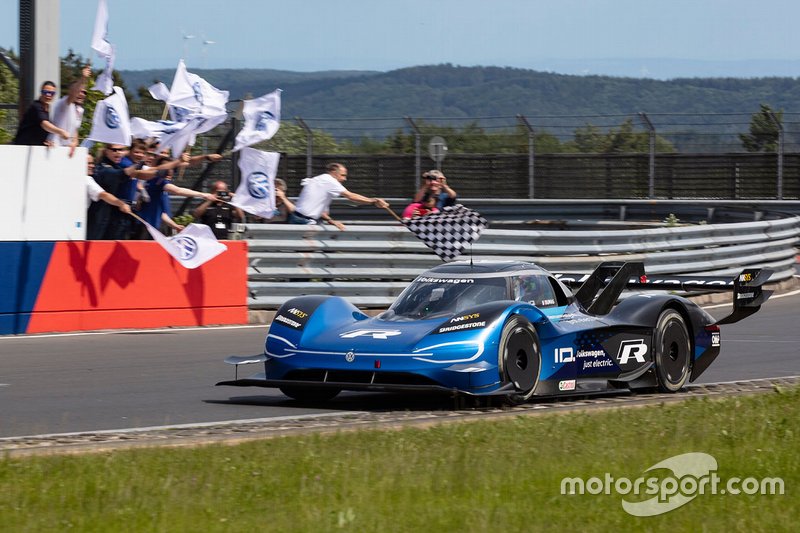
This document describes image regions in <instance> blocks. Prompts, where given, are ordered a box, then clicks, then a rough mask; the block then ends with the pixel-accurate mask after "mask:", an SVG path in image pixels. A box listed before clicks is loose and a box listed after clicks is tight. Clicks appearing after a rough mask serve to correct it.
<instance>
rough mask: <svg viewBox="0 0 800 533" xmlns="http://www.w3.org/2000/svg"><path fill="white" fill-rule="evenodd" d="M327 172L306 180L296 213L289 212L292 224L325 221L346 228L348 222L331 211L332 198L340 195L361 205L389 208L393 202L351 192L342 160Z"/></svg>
mask: <svg viewBox="0 0 800 533" xmlns="http://www.w3.org/2000/svg"><path fill="white" fill-rule="evenodd" d="M325 170H326V171H327V173H325V174H320V175H319V176H314V177H313V178H307V179H305V180H303V190H302V191H300V196H299V197H298V198H297V204H296V205H295V210H294V212H292V213H290V214H289V222H290V223H291V224H317V223H319V221H320V220H325V221H326V222H328V223H329V224H333V225H334V226H336V227H337V228H339V229H340V230H342V231H344V229H345V227H344V224H342V223H341V222H337V221H335V220H333V219H332V218H331V217H330V215H329V214H328V209H329V208H330V205H331V201H332V200H333V199H334V198H336V197H337V196H344V197H345V198H347V199H348V200H351V201H353V202H358V203H361V204H368V205H374V206H376V207H380V208H385V207H389V204H388V203H386V201H385V200H384V199H383V198H368V197H366V196H362V195H360V194H358V193H355V192H350V191H348V190H347V189H346V188H345V186H344V185H342V183H343V182H345V181H347V168H346V167H345V166H344V165H343V164H341V163H329V164H328V166H326V167H325Z"/></svg>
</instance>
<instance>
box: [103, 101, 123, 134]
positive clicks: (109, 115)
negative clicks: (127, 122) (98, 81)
mask: <svg viewBox="0 0 800 533" xmlns="http://www.w3.org/2000/svg"><path fill="white" fill-rule="evenodd" d="M105 119H106V126H108V127H109V128H111V129H112V130H115V129H117V128H119V124H120V119H119V114H118V113H117V110H116V109H114V108H113V107H111V106H110V105H109V106H106V116H105Z"/></svg>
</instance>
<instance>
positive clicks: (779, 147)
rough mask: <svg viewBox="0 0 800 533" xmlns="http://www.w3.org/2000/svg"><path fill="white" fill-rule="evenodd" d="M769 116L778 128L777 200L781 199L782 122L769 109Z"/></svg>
mask: <svg viewBox="0 0 800 533" xmlns="http://www.w3.org/2000/svg"><path fill="white" fill-rule="evenodd" d="M769 118H770V120H772V122H773V123H774V124H775V127H776V128H778V183H777V184H776V189H777V191H776V192H777V197H778V200H783V140H784V139H783V124H781V121H780V120H778V117H776V116H775V113H773V112H772V111H771V110H770V111H769Z"/></svg>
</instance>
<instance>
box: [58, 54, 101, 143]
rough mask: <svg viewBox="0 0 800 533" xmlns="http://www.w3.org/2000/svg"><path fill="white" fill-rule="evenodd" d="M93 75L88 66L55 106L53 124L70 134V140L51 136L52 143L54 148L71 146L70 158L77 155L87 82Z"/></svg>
mask: <svg viewBox="0 0 800 533" xmlns="http://www.w3.org/2000/svg"><path fill="white" fill-rule="evenodd" d="M91 74H92V69H90V68H89V67H88V66H86V67H83V69H82V70H81V78H80V79H79V80H78V81H75V82H73V83H72V85H70V87H69V92H68V93H67V95H66V96H62V97H61V98H60V99H59V100H58V101H57V102H56V103H55V104H54V105H53V124H55V125H56V126H58V127H59V128H61V129H63V130H64V131H66V132H67V133H68V134H69V139H62V138H61V137H60V136H58V135H55V134H50V142H52V143H53V145H54V146H69V147H70V149H69V156H70V157H72V155H73V154H74V153H75V147H76V146H78V130H79V129H80V127H81V122H83V103H84V101H85V100H86V80H88V79H89V76H91Z"/></svg>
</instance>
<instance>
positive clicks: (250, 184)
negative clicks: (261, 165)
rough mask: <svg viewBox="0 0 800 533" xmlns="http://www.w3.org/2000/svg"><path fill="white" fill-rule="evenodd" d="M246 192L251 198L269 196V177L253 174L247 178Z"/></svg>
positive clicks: (258, 173)
mask: <svg viewBox="0 0 800 533" xmlns="http://www.w3.org/2000/svg"><path fill="white" fill-rule="evenodd" d="M247 191H248V192H249V193H250V196H252V197H253V198H258V199H259V200H261V199H263V198H266V197H267V195H268V194H269V177H267V175H266V174H264V173H263V172H253V173H252V174H250V175H249V176H247Z"/></svg>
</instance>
